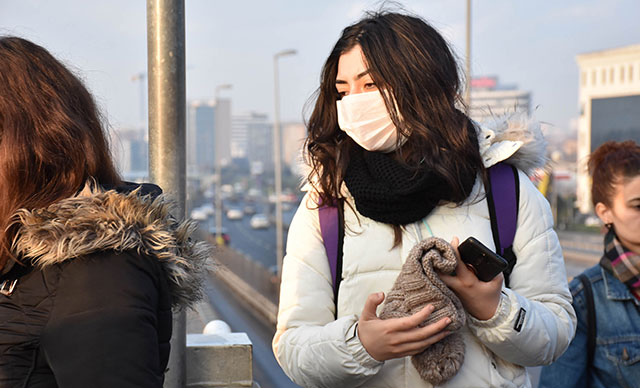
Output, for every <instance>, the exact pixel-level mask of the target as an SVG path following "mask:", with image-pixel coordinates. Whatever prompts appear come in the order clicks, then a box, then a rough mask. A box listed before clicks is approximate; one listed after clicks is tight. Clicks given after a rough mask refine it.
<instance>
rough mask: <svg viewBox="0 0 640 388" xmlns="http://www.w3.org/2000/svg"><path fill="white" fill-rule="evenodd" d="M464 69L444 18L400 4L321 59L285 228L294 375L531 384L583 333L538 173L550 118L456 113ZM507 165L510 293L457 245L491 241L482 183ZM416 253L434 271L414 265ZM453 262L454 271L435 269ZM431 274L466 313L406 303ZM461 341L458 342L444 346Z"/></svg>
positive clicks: (380, 382) (285, 362) (281, 334)
mask: <svg viewBox="0 0 640 388" xmlns="http://www.w3.org/2000/svg"><path fill="white" fill-rule="evenodd" d="M457 69H458V67H457V64H456V61H455V58H454V56H453V54H452V52H451V50H450V48H449V46H448V44H447V43H446V41H445V40H444V39H443V38H442V36H441V35H440V34H439V33H438V32H437V31H436V30H435V29H434V28H433V27H431V26H430V25H429V24H428V23H426V22H425V21H424V20H422V19H421V18H419V17H415V16H411V15H406V14H400V13H395V12H388V11H383V12H378V13H369V14H367V15H366V16H365V18H363V19H362V20H361V21H359V22H357V23H355V24H353V25H351V26H349V27H347V28H346V29H344V31H343V32H342V35H341V37H340V38H339V40H338V42H337V43H336V45H335V46H334V48H333V50H332V51H331V54H330V55H329V58H328V59H327V61H326V62H325V64H324V67H323V70H322V73H321V83H320V87H319V90H318V93H317V100H316V102H315V107H314V110H313V112H312V114H311V116H310V119H309V122H308V137H307V140H306V159H307V162H308V164H309V166H310V168H311V171H310V173H309V175H308V178H307V189H308V192H307V194H306V195H305V197H304V199H303V200H302V202H301V204H300V207H299V208H298V210H297V212H296V214H295V216H294V218H293V221H292V222H291V225H290V227H289V235H288V239H287V248H286V255H285V257H284V262H283V270H282V280H281V286H280V304H279V312H278V322H277V328H276V334H275V336H274V339H273V351H274V354H275V356H276V358H277V360H278V362H279V364H280V365H281V367H282V369H283V370H284V371H285V373H286V374H287V375H288V376H289V377H290V378H291V379H292V380H293V381H294V382H295V383H297V384H299V385H301V386H303V387H405V388H409V387H411V388H414V387H432V386H439V387H530V386H531V382H530V379H529V376H528V374H527V370H526V368H525V367H528V366H537V365H544V364H550V363H551V362H553V361H554V360H556V359H557V358H558V357H560V355H562V353H563V352H564V351H565V350H566V349H567V347H568V345H569V343H570V341H571V339H572V338H573V335H574V332H575V327H576V317H575V312H574V310H573V308H572V306H571V293H570V292H569V289H568V285H567V278H566V274H565V268H564V262H563V259H562V251H561V248H560V244H559V241H558V237H557V235H556V233H555V232H554V230H553V219H552V215H551V211H550V208H549V204H548V203H547V201H546V200H545V198H544V197H543V196H542V194H541V193H540V192H539V191H538V190H537V189H536V188H535V186H534V185H533V184H532V182H531V181H530V179H529V177H528V175H530V174H532V173H533V170H534V169H535V168H536V167H540V166H542V165H544V163H545V162H546V156H545V142H544V139H543V138H542V135H541V133H540V129H539V125H537V124H536V123H535V122H533V121H531V120H529V119H528V118H527V117H523V116H512V117H509V118H506V119H505V118H502V119H498V120H496V121H495V122H494V123H492V124H491V125H488V126H478V125H476V124H475V123H474V122H472V121H471V120H470V119H469V117H468V116H467V115H465V113H463V112H462V111H461V110H460V109H459V107H461V106H463V102H462V101H461V99H460V78H459V74H458V70H457ZM497 162H503V163H508V164H511V165H513V166H515V167H517V168H518V171H517V174H518V176H519V186H518V187H517V191H518V192H519V200H518V202H517V203H518V209H517V225H516V226H517V227H516V232H515V237H514V240H513V252H514V253H515V256H516V257H517V261H516V264H515V266H514V268H513V270H512V272H511V273H510V276H509V284H508V286H506V285H505V281H504V276H503V274H498V275H497V276H496V277H495V278H494V279H493V280H490V281H488V282H483V281H480V280H479V279H478V278H477V277H476V275H475V274H474V273H473V272H472V271H471V270H470V269H469V268H467V267H466V266H465V265H462V262H461V261H460V258H459V254H458V252H457V245H458V241H462V240H464V239H466V238H467V237H470V236H472V237H475V238H476V239H477V240H479V241H481V242H482V243H484V244H485V245H486V246H488V247H489V248H491V249H494V248H495V245H494V241H493V238H492V228H491V221H490V215H489V210H488V202H487V195H486V193H485V186H484V182H485V181H486V175H487V168H488V167H490V166H492V165H494V164H495V163H497ZM324 206H336V207H337V208H338V209H339V214H340V216H339V217H338V219H339V222H340V223H341V226H342V227H343V228H344V238H343V240H342V243H341V244H338V249H339V252H340V253H339V255H338V257H340V255H341V258H342V268H341V270H338V274H337V278H336V283H337V284H338V289H337V292H335V293H334V289H333V279H332V273H331V268H330V264H329V260H328V254H327V250H328V248H327V250H326V249H325V244H324V239H323V231H322V230H321V223H322V221H320V215H319V214H320V211H321V208H323V207H324ZM416 249H417V251H416ZM425 252H426V253H425ZM416 257H417V260H419V263H420V265H422V266H423V269H422V268H420V265H418V266H413V267H411V263H410V262H409V260H415V259H416ZM427 259H428V260H430V261H431V262H433V263H434V264H433V268H435V270H434V269H432V268H427V267H425V262H426V261H427ZM447 260H448V262H449V264H452V266H451V265H450V266H449V267H436V263H444V262H446V261H447ZM451 261H452V263H451ZM446 268H448V269H446ZM416 274H417V275H419V276H417V277H416V276H414V275H416ZM412 276H414V277H412ZM426 277H428V278H429V279H431V280H433V282H434V283H433V284H436V283H438V284H440V286H441V287H440V288H439V290H440V291H439V292H438V295H440V296H439V297H438V298H444V297H445V296H446V298H447V300H450V301H451V302H452V305H453V306H454V308H451V309H444V308H441V307H442V306H441V305H442V303H440V302H441V299H438V298H436V299H433V302H428V303H423V304H422V305H421V307H420V308H419V309H413V310H412V309H410V308H407V305H408V304H410V303H411V300H414V299H416V298H414V296H416V297H423V296H424V293H429V292H431V291H430V290H432V289H431V288H428V287H427V286H425V284H426V283H424V282H422V281H416V279H425V278H426ZM416 290H418V291H420V290H422V291H424V293H423V294H422V295H417V294H415V291H416ZM422 291H420V292H422ZM409 307H411V306H409ZM413 307H415V306H413ZM443 311H444V313H443ZM454 336H455V337H456V338H457V342H456V343H455V344H454V343H453V342H445V341H446V340H447V339H448V338H450V337H454ZM443 343H446V344H447V345H443V346H437V345H441V344H443ZM440 359H444V360H449V361H451V363H450V365H449V366H447V368H444V369H446V370H442V371H440V370H434V369H433V368H432V369H430V368H429V367H428V365H429V364H428V363H430V362H431V363H436V364H437V363H438V362H439V361H440ZM439 372H446V373H443V374H441V375H440V376H434V375H436V374H438V373H439Z"/></svg>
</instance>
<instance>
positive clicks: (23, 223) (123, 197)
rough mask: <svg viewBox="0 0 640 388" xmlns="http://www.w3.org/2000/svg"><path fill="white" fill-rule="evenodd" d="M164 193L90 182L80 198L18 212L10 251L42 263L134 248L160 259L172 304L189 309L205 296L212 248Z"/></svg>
mask: <svg viewBox="0 0 640 388" xmlns="http://www.w3.org/2000/svg"><path fill="white" fill-rule="evenodd" d="M172 209H173V205H172V202H171V201H170V200H169V198H168V197H167V196H166V195H158V196H154V195H151V194H143V191H142V190H141V188H140V187H138V188H136V189H135V190H133V191H129V192H119V191H116V190H105V189H103V188H100V187H98V186H97V185H95V184H91V183H88V184H87V185H86V186H85V188H84V189H83V190H82V191H81V192H80V193H79V194H78V195H76V196H74V197H70V198H66V199H63V200H61V201H58V202H56V203H54V204H52V205H50V206H48V207H47V208H44V209H35V210H25V209H21V210H19V211H18V212H17V213H16V223H17V224H18V225H19V230H18V232H17V235H16V237H15V239H14V241H13V244H12V252H13V254H15V255H16V257H19V258H20V259H21V260H23V261H25V262H26V261H29V262H31V263H32V264H33V265H35V266H38V267H45V266H50V265H53V264H57V263H62V262H65V261H67V260H71V259H74V258H77V257H80V256H83V255H88V254H91V253H95V252H99V251H105V250H114V251H130V250H133V251H136V252H137V253H138V254H140V255H141V256H147V257H151V258H154V259H156V260H158V261H160V262H161V263H162V265H163V266H164V268H165V270H166V273H167V275H168V280H169V289H170V292H171V295H172V304H173V307H177V308H182V307H187V306H190V305H191V304H193V303H194V302H196V301H197V300H199V299H200V298H201V297H202V284H203V280H204V275H205V273H206V270H207V262H208V260H209V259H210V257H211V254H212V248H211V247H210V245H209V244H207V243H205V242H202V241H195V239H192V238H191V236H192V234H193V232H194V231H195V229H196V224H195V223H194V222H193V221H191V220H186V221H182V222H178V221H176V219H175V218H174V217H173V216H171V214H170V211H171V210H172Z"/></svg>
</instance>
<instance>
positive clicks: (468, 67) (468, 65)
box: [464, 0, 471, 114]
mask: <svg viewBox="0 0 640 388" xmlns="http://www.w3.org/2000/svg"><path fill="white" fill-rule="evenodd" d="M465 65H466V66H465V71H466V77H465V78H466V87H465V92H464V102H465V104H466V105H467V109H466V110H467V114H469V112H470V111H471V0H467V50H466V60H465Z"/></svg>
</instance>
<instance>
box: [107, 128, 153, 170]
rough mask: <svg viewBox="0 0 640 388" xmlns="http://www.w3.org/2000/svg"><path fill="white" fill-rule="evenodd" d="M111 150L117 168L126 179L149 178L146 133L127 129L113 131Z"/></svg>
mask: <svg viewBox="0 0 640 388" xmlns="http://www.w3.org/2000/svg"><path fill="white" fill-rule="evenodd" d="M111 150H112V152H113V158H114V160H115V163H116V167H117V168H118V171H120V173H121V174H122V175H123V176H124V177H125V178H128V177H132V176H136V177H141V178H143V177H147V176H148V172H149V143H148V141H147V136H146V131H144V130H141V129H125V128H121V129H115V130H113V131H112V132H111Z"/></svg>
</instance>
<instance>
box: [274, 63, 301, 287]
mask: <svg viewBox="0 0 640 388" xmlns="http://www.w3.org/2000/svg"><path fill="white" fill-rule="evenodd" d="M296 53H297V51H296V50H284V51H280V52H278V53H276V54H275V55H274V56H273V81H274V85H273V101H274V108H275V111H274V114H273V161H274V170H275V185H276V260H277V266H278V278H280V276H281V274H282V259H283V258H284V249H283V241H282V240H283V233H282V198H281V197H282V156H281V155H280V140H281V139H280V137H281V136H280V87H279V81H278V59H280V57H284V56H287V55H294V54H296Z"/></svg>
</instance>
